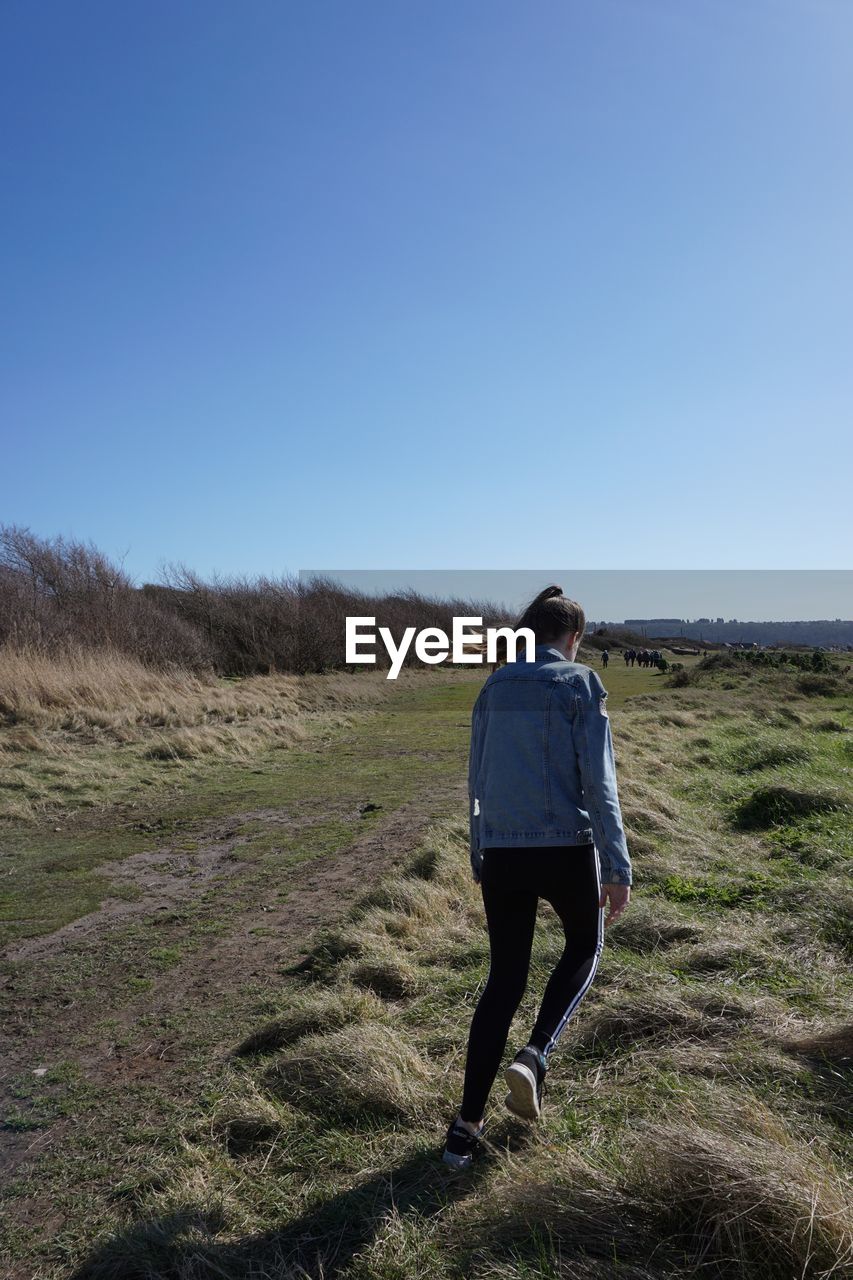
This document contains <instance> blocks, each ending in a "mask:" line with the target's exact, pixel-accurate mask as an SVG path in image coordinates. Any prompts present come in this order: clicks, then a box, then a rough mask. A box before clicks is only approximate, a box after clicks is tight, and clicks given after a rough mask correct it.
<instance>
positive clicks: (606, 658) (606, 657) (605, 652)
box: [601, 649, 610, 667]
mask: <svg viewBox="0 0 853 1280" xmlns="http://www.w3.org/2000/svg"><path fill="white" fill-rule="evenodd" d="M609 661H610V654H609V652H608V650H607V649H602V651H601V665H602V666H603V667H606V666H607V664H608V662H609Z"/></svg>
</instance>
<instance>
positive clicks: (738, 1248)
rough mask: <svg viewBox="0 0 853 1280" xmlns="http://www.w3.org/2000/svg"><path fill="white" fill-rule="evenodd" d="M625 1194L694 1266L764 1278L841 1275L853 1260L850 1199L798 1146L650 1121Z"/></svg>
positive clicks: (780, 1279)
mask: <svg viewBox="0 0 853 1280" xmlns="http://www.w3.org/2000/svg"><path fill="white" fill-rule="evenodd" d="M624 1190H625V1191H626V1192H627V1193H628V1194H629V1195H630V1196H631V1197H632V1199H633V1200H634V1203H635V1205H636V1210H635V1211H636V1212H642V1213H643V1214H644V1215H645V1218H646V1221H647V1223H648V1225H649V1227H650V1228H651V1230H652V1233H653V1235H654V1236H656V1237H658V1238H661V1237H663V1238H665V1239H666V1240H667V1241H668V1242H670V1244H671V1246H672V1245H674V1246H676V1247H677V1248H679V1249H681V1250H683V1251H684V1254H686V1256H687V1258H688V1259H689V1260H690V1261H691V1262H692V1263H694V1264H698V1263H699V1262H700V1261H701V1263H702V1264H703V1266H704V1267H706V1268H707V1267H708V1266H712V1265H714V1264H716V1265H718V1266H723V1267H726V1268H729V1267H730V1266H731V1260H733V1259H737V1269H738V1272H739V1274H741V1275H743V1274H749V1275H753V1276H761V1277H762V1280H790V1277H791V1275H801V1276H805V1275H818V1274H823V1275H840V1274H841V1271H842V1269H843V1265H844V1262H845V1261H847V1262H849V1261H850V1260H853V1232H851V1229H850V1214H851V1207H853V1206H851V1201H850V1197H849V1193H847V1191H846V1189H845V1187H844V1184H843V1182H842V1180H841V1179H840V1178H839V1177H838V1176H837V1174H836V1173H835V1171H832V1170H830V1169H829V1168H827V1167H826V1166H825V1165H823V1164H821V1163H820V1162H818V1161H817V1160H816V1159H814V1158H813V1157H810V1156H809V1154H808V1153H807V1151H805V1150H804V1149H803V1148H802V1146H801V1145H800V1144H798V1143H796V1142H793V1141H790V1140H789V1141H788V1142H787V1143H783V1142H780V1141H772V1140H770V1139H761V1138H758V1137H755V1136H753V1135H747V1134H743V1135H737V1136H735V1135H730V1134H727V1133H722V1132H712V1131H709V1130H707V1129H704V1128H702V1127H700V1126H699V1125H691V1124H679V1125H662V1124H643V1125H642V1126H640V1131H639V1132H638V1133H637V1135H636V1141H635V1145H634V1147H633V1150H632V1157H631V1164H630V1167H629V1172H628V1176H627V1178H626V1181H625V1186H624Z"/></svg>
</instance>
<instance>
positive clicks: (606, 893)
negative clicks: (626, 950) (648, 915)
mask: <svg viewBox="0 0 853 1280" xmlns="http://www.w3.org/2000/svg"><path fill="white" fill-rule="evenodd" d="M608 898H609V899H610V910H609V912H608V913H607V915H606V916H605V917H604V927H605V929H607V928H609V927H610V925H612V924H613V922H614V921H615V920H618V919H619V917H620V916H621V914H622V912H623V911H624V910H625V908H626V907H627V905H628V903H629V902H630V901H631V886H630V885H628V884H605V885H602V887H601V897H600V898H599V900H598V905H599V906H600V907H604V906H606V905H607V899H608Z"/></svg>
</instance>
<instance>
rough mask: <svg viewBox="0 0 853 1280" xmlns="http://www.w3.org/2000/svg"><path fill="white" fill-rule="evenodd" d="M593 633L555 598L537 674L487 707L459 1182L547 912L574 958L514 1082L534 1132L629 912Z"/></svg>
mask: <svg viewBox="0 0 853 1280" xmlns="http://www.w3.org/2000/svg"><path fill="white" fill-rule="evenodd" d="M585 623H586V619H585V617H584V612H583V609H582V608H581V607H580V605H579V604H577V603H576V601H574V600H570V599H568V597H566V596H564V595H563V592H562V588H561V587H556V586H552V587H546V589H545V590H544V591H542V592H540V594H539V595H538V596H537V597H536V599H535V600H533V601H532V603H531V604H530V605H529V606H528V607H527V609H526V610H525V611H524V613H523V614H522V615H521V617H520V618H519V620H518V622H517V623H516V630H518V629H519V628H521V627H529V628H530V629H531V630H532V631H533V633H534V636H535V638H536V648H535V657H534V660H533V661H532V662H527V661H526V660H520V661H517V662H511V663H507V664H506V665H505V666H502V667H500V668H498V669H497V670H496V671H493V672H492V674H491V675H490V676H489V678H488V680H487V681H486V683H485V684H484V685H483V688H482V690H481V691H480V695H479V697H478V698H477V701H476V703H475V705H474V711H473V715H472V718H471V749H470V757H469V767H468V797H469V803H470V810H469V820H470V830H471V870H472V873H473V876H474V880H475V881H476V883H477V884H479V885H480V887H481V890H482V895H483V906H484V908H485V912H486V922H487V925H488V930H489V946H490V951H491V963H490V969H489V978H488V982H487V983H486V986H485V989H484V990H483V994H482V996H481V997H480V1001H479V1003H478V1005H477V1008H476V1011H475V1013H474V1017H473V1020H472V1022H471V1030H470V1034H469V1037H468V1055H467V1061H466V1066H465V1084H464V1089H463V1094H462V1106H461V1109H460V1111H459V1114H458V1116H457V1118H456V1119H455V1120H454V1121H453V1123H452V1124H451V1126H450V1128H449V1130H448V1133H447V1140H446V1146H445V1150H444V1157H443V1158H444V1160H445V1162H446V1163H447V1164H449V1165H451V1166H452V1167H454V1168H457V1169H462V1168H466V1167H467V1166H468V1165H469V1164H470V1163H471V1160H472V1156H473V1152H474V1150H475V1147H476V1145H477V1142H478V1141H479V1139H480V1137H481V1136H482V1133H483V1129H484V1119H483V1113H484V1110H485V1105H486V1100H487V1098H488V1096H489V1092H490V1090H491V1087H492V1085H493V1083H494V1080H495V1077H496V1075H497V1073H498V1068H499V1066H500V1062H501V1058H502V1056H503V1052H504V1048H505V1047H506V1042H507V1037H508V1035H509V1029H510V1025H511V1023H512V1019H513V1017H514V1016H515V1012H516V1010H517V1009H518V1006H519V1004H520V1003H521V998H522V996H523V994H524V991H525V988H526V985H527V974H528V969H529V966H530V953H531V948H532V945H533V931H534V927H535V923H536V910H537V905H538V902H539V899H540V898H545V900H546V901H547V902H550V904H551V906H552V907H553V908H554V910H555V911H556V912H557V915H558V916H559V917H560V921H561V923H562V925H563V929H564V931H565V936H566V944H565V949H564V951H563V954H562V956H561V957H560V960H559V961H558V963H557V966H556V968H555V969H554V971H553V973H552V974H551V976H550V978H549V980H548V983H547V986H546V988H545V995H544V998H543V1000H542V1004H541V1007H540V1009H539V1014H538V1016H537V1018H536V1022H535V1024H534V1027H533V1030H532V1032H531V1035H530V1039H529V1041H528V1043H527V1045H526V1046H525V1047H524V1048H523V1049H521V1050H520V1051H519V1052H518V1053H517V1054H516V1056H515V1059H514V1060H513V1062H512V1064H511V1065H510V1066H509V1067H508V1068H507V1071H506V1073H505V1079H506V1082H507V1084H508V1086H509V1093H508V1094H507V1096H506V1105H507V1107H508V1108H509V1110H510V1111H512V1112H513V1114H515V1115H517V1116H520V1117H522V1118H524V1119H527V1120H535V1119H537V1118H538V1116H539V1113H540V1109H541V1105H542V1086H543V1082H544V1079H545V1073H546V1071H547V1069H548V1058H549V1055H550V1053H551V1051H552V1050H553V1049H554V1046H555V1045H556V1043H557V1041H558V1039H559V1037H560V1035H561V1033H562V1031H563V1029H564V1028H565V1026H566V1023H567V1022H568V1020H569V1018H570V1017H571V1015H572V1013H574V1011H575V1009H576V1008H577V1007H578V1004H579V1003H580V1001H581V999H582V998H583V996H584V994H585V992H586V991H587V990H588V988H589V986H590V983H591V982H592V980H593V977H594V976H595V971H596V968H597V966H598V960H599V957H600V955H601V949H602V947H603V945H604V929H605V927H606V926H609V925H610V924H612V923H613V921H614V920H617V919H618V918H619V916H620V915H621V914H622V912H623V911H624V910H625V908H626V907H627V905H628V901H629V898H630V885H631V882H632V877H631V861H630V858H629V855H628V848H627V845H626V843H625V833H624V830H623V827H622V815H621V812H620V808H619V798H618V795H617V790H616V771H615V764H614V760H613V743H612V738H611V734H610V720H609V718H608V715H607V706H606V699H607V693H606V691H605V689H604V686H603V684H602V683H601V680H600V679H599V677H598V676H597V675H596V673H595V672H594V671H592V670H591V669H590V668H589V667H586V666H583V665H581V664H580V663H578V662H575V658H576V656H577V651H578V646H579V644H580V641H581V637H582V635H583V631H584V626H585ZM520 652H521V653H524V652H525V650H524V648H522V649H521V650H520ZM608 900H609V902H610V910H609V913H608V915H607V917H606V919H605V915H604V908H605V906H606V905H607V902H608Z"/></svg>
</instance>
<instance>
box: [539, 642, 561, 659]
mask: <svg viewBox="0 0 853 1280" xmlns="http://www.w3.org/2000/svg"><path fill="white" fill-rule="evenodd" d="M536 657H537V658H548V657H552V658H557V659H558V661H559V662H568V658H567V657H566V655H565V654H564V653H562V652H561V651H560V650H559V649H558V648H556V646H555V645H553V644H537V646H536Z"/></svg>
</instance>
